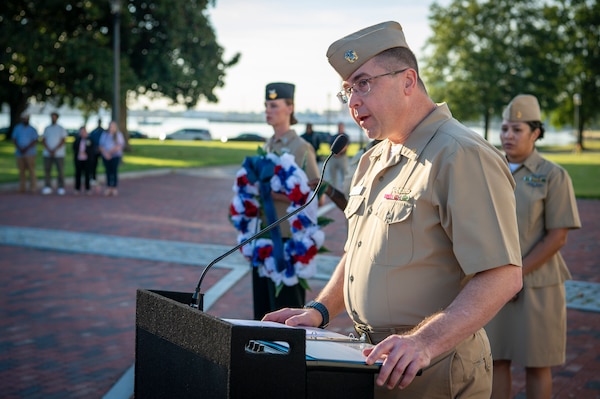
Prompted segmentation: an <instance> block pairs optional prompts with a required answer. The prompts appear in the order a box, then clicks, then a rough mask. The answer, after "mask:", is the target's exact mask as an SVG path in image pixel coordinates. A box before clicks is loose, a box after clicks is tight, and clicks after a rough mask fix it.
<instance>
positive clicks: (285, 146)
mask: <svg viewBox="0 0 600 399" xmlns="http://www.w3.org/2000/svg"><path fill="white" fill-rule="evenodd" d="M263 149H264V150H265V151H267V152H273V153H275V154H278V155H282V154H284V153H290V154H293V155H294V159H295V161H296V164H297V165H298V166H299V167H300V168H301V169H302V170H303V171H304V173H306V177H307V178H308V180H312V179H316V178H318V177H319V168H318V166H317V157H316V155H315V149H314V148H313V146H312V145H311V144H309V143H308V142H307V141H306V140H304V139H302V138H301V137H300V136H298V135H297V134H296V132H295V131H294V130H289V131H287V132H286V133H285V134H284V135H283V136H281V137H280V138H278V139H276V138H275V136H271V138H269V139H268V140H267V142H266V143H265V145H264V146H263ZM274 202H275V210H276V211H277V217H278V218H281V217H283V216H285V215H286V214H287V208H288V207H289V206H290V203H289V202H284V201H274ZM265 226H266V224H265ZM281 235H282V237H286V238H289V237H291V232H290V225H289V223H288V222H285V223H284V224H282V225H281Z"/></svg>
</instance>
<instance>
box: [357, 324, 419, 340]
mask: <svg viewBox="0 0 600 399" xmlns="http://www.w3.org/2000/svg"><path fill="white" fill-rule="evenodd" d="M413 328H415V326H396V327H386V328H372V327H369V326H366V325H364V324H358V323H354V330H356V333H357V334H358V336H359V337H362V336H363V335H364V336H365V338H366V340H367V342H369V343H370V344H378V343H380V342H381V341H383V340H384V339H386V338H387V337H388V336H390V335H393V334H404V333H406V332H408V331H410V330H412V329H413Z"/></svg>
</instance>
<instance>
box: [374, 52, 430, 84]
mask: <svg viewBox="0 0 600 399" xmlns="http://www.w3.org/2000/svg"><path fill="white" fill-rule="evenodd" d="M376 57H377V63H378V64H379V65H382V66H385V67H386V68H388V69H394V68H398V67H400V65H399V64H402V66H407V67H409V68H411V69H414V70H415V71H417V79H418V81H417V83H418V85H419V87H420V88H421V89H422V90H423V91H424V92H425V93H427V89H426V88H425V83H423V80H421V74H420V73H419V64H418V62H417V57H416V56H415V54H414V53H413V52H412V50H411V49H409V48H406V47H393V48H390V49H387V50H384V51H382V52H381V53H379V54H377V56H376Z"/></svg>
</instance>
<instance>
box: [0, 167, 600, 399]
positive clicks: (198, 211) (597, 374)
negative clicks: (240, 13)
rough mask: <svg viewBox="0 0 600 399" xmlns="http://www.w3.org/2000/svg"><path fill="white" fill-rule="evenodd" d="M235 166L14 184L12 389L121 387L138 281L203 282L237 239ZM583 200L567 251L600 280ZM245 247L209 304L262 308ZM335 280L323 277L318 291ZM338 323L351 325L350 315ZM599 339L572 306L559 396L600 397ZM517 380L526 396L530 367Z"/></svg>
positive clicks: (10, 197)
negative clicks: (232, 209) (57, 190)
mask: <svg viewBox="0 0 600 399" xmlns="http://www.w3.org/2000/svg"><path fill="white" fill-rule="evenodd" d="M235 169H236V168H224V169H223V168H214V169H205V170H182V171H175V172H173V171H172V172H160V173H154V174H150V175H148V174H144V175H135V176H129V177H128V176H123V178H122V179H121V182H120V193H119V194H120V195H119V196H118V197H109V198H106V197H103V196H101V195H93V196H89V197H87V196H73V195H70V194H68V195H66V196H64V197H59V196H56V195H51V196H41V195H27V194H17V193H16V192H14V191H12V190H6V189H4V190H3V192H1V193H0V270H2V274H1V276H2V277H1V278H0V396H1V397H2V398H28V399H29V398H31V399H37V398H45V399H54V398H56V399H58V398H60V399H65V398H101V397H106V398H109V397H112V398H116V396H115V395H114V389H113V387H114V386H115V384H116V383H117V382H118V381H119V380H120V379H121V377H122V376H123V374H124V373H125V372H126V371H128V370H131V366H132V364H133V361H134V350H135V347H134V342H135V341H134V339H135V294H136V289H138V288H148V289H164V290H171V291H187V292H192V291H193V290H194V288H195V286H196V284H197V281H198V278H199V276H200V273H201V271H202V269H203V267H204V265H206V264H207V262H208V261H210V260H211V259H214V258H215V257H217V256H218V255H220V254H221V253H224V252H225V250H226V249H227V248H229V246H231V245H233V244H234V243H235V236H236V232H235V230H234V229H233V227H232V226H231V225H230V223H229V222H228V220H227V209H228V204H229V201H230V199H231V197H232V191H231V188H232V185H233V174H234V171H235ZM133 177H135V178H133ZM578 205H579V211H580V213H581V218H582V221H583V223H584V228H583V229H581V230H578V231H574V232H572V233H570V235H569V242H568V244H567V245H566V247H565V248H564V250H563V255H564V257H565V258H566V260H567V262H568V264H569V267H570V269H571V271H572V273H573V276H574V279H575V280H577V281H585V282H595V283H600V273H598V265H599V263H600V246H599V244H598V242H599V239H600V201H594V200H579V201H578ZM327 216H329V217H331V218H333V219H334V220H335V222H334V223H332V224H330V225H329V226H327V227H326V228H325V229H324V230H325V233H326V235H327V240H326V246H327V248H328V249H329V250H330V251H331V252H330V256H329V257H328V259H329V261H331V259H335V258H333V257H336V256H340V255H341V253H342V250H343V244H344V239H345V234H346V227H345V221H344V218H343V214H342V212H341V211H339V210H336V209H333V210H331V211H330V212H329V213H328V214H327ZM236 256H238V255H237V254H235V255H232V259H229V258H227V259H226V260H224V261H223V262H222V263H223V265H220V266H219V267H215V268H214V269H213V270H211V272H210V273H209V274H208V275H207V277H206V279H205V281H204V286H205V288H204V289H205V290H209V291H210V290H213V289H214V290H216V289H217V287H218V286H219V285H220V284H224V286H226V287H227V288H226V289H225V290H223V291H219V293H217V294H215V295H213V296H212V297H211V298H212V299H211V300H210V301H211V303H210V305H211V306H210V308H208V307H207V312H208V313H210V314H213V315H215V316H218V317H224V318H251V317H252V303H251V292H250V290H251V288H250V287H251V284H250V278H249V275H248V274H247V267H245V266H240V265H243V263H244V262H243V261H240V258H239V257H238V258H236ZM325 258H327V257H324V259H325ZM232 278H233V280H231V279H232ZM227 281H229V285H227V284H226V283H225V282H227ZM325 282H326V281H325V280H324V279H320V278H316V279H314V280H311V281H310V282H309V283H310V285H311V287H312V291H311V292H310V293H309V297H313V296H314V295H316V293H317V292H318V291H319V290H320V288H322V287H323V285H324V284H325ZM331 328H332V329H334V330H336V331H339V332H343V333H348V332H350V331H351V326H350V323H349V321H348V318H347V317H346V316H338V317H337V318H336V319H335V320H333V322H332V324H331ZM598 348H600V313H598V312H594V311H582V310H575V309H569V310H568V343H567V362H566V364H565V365H564V366H561V367H557V368H555V369H554V370H553V374H554V397H555V398H600V349H598ZM514 385H515V387H514V393H515V397H516V398H519V399H523V398H524V397H525V394H524V379H523V372H522V371H520V370H519V369H518V368H515V381H514ZM118 399H125V397H121V398H118Z"/></svg>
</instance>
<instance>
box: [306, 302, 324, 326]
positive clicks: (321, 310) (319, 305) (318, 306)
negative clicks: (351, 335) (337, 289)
mask: <svg viewBox="0 0 600 399" xmlns="http://www.w3.org/2000/svg"><path fill="white" fill-rule="evenodd" d="M304 308H305V309H308V308H311V309H316V310H317V311H318V312H319V313H321V318H322V319H323V321H322V322H321V324H320V325H319V328H325V327H327V325H328V324H329V311H328V310H327V308H326V307H325V305H323V304H322V303H321V302H317V301H310V302H309V303H307V304H306V305H304Z"/></svg>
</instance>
